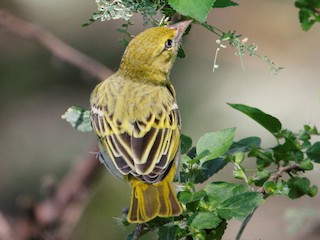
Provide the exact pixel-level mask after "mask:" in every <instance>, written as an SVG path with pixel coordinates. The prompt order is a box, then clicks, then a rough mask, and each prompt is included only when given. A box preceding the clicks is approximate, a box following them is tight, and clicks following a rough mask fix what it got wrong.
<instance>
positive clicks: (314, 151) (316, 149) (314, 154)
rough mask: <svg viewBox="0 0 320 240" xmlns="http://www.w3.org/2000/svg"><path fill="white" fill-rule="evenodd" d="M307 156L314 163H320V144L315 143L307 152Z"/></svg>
mask: <svg viewBox="0 0 320 240" xmlns="http://www.w3.org/2000/svg"><path fill="white" fill-rule="evenodd" d="M307 156H308V157H309V158H310V159H311V160H312V161H314V162H316V163H320V142H316V143H314V144H313V145H312V146H311V147H309V148H308V150H307Z"/></svg>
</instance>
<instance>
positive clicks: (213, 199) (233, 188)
mask: <svg viewBox="0 0 320 240" xmlns="http://www.w3.org/2000/svg"><path fill="white" fill-rule="evenodd" d="M204 190H205V191H206V193H207V195H208V199H207V200H208V203H209V204H210V205H212V206H213V207H217V206H218V205H219V204H220V203H221V202H223V201H224V200H226V199H228V198H230V197H233V196H236V195H239V194H241V193H245V192H246V191H247V190H246V188H245V187H244V186H243V185H241V184H236V183H227V182H212V183H210V184H208V185H207V186H206V187H205V189H204Z"/></svg>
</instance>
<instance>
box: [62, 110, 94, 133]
mask: <svg viewBox="0 0 320 240" xmlns="http://www.w3.org/2000/svg"><path fill="white" fill-rule="evenodd" d="M61 118H62V119H64V120H66V121H67V122H69V123H70V124H71V126H72V127H74V128H75V129H77V130H79V131H81V132H90V131H92V128H91V123H90V110H86V109H84V108H81V107H77V106H72V107H70V108H68V110H67V111H66V112H65V114H63V115H62V116H61Z"/></svg>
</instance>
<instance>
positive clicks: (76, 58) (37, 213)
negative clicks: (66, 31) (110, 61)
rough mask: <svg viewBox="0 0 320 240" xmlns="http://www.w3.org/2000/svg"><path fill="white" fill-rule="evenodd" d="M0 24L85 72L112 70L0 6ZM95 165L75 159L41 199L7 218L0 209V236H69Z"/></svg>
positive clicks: (24, 239)
mask: <svg viewBox="0 0 320 240" xmlns="http://www.w3.org/2000/svg"><path fill="white" fill-rule="evenodd" d="M0 26H2V27H4V28H5V29H6V30H7V31H8V32H11V33H12V34H15V35H17V36H19V37H22V38H26V39H28V40H31V41H35V42H38V43H39V44H40V45H42V46H43V47H45V48H47V49H48V50H49V51H50V52H51V53H52V54H53V55H55V56H56V57H58V58H60V59H61V60H64V61H66V62H68V63H70V64H72V65H74V66H76V67H77V68H79V69H80V70H82V71H86V72H88V73H89V74H91V75H92V76H93V77H96V78H98V79H99V80H103V79H105V78H107V77H108V76H110V75H111V74H112V73H113V72H112V71H111V70H110V69H108V68H106V67H104V66H103V65H102V64H100V63H98V62H97V61H96V60H94V59H92V58H90V57H88V56H87V55H85V54H83V53H82V52H80V51H78V50H76V49H74V48H72V47H71V46H69V45H68V44H66V43H65V42H63V41H62V40H60V39H59V38H57V37H56V36H54V35H53V34H52V33H50V32H48V31H46V30H44V29H42V28H40V27H39V26H37V25H35V24H32V23H29V22H26V21H24V20H22V19H20V18H18V17H16V16H14V15H12V14H11V13H9V12H7V11H5V10H1V9H0ZM94 146H95V147H93V148H92V149H91V150H90V152H96V151H97V150H98V149H97V146H96V144H95V145H94ZM99 165H100V164H99V161H98V160H97V159H96V156H95V155H94V154H88V155H87V156H85V157H83V158H82V159H79V161H77V164H76V165H75V166H74V167H73V168H72V169H71V170H70V172H69V173H68V174H67V175H66V176H65V178H64V180H63V181H62V183H61V184H59V185H58V186H57V187H56V189H55V191H53V193H52V194H50V196H48V197H47V198H46V199H45V200H43V201H42V202H40V203H37V202H34V201H33V200H32V199H31V198H30V199H31V200H30V199H29V200H28V201H27V202H28V204H26V206H25V209H24V214H22V216H20V217H15V218H14V217H10V221H9V220H8V219H9V218H8V217H6V216H4V215H3V214H2V213H1V212H0V225H1V228H0V239H1V240H2V239H3V240H11V239H14V240H29V239H39V240H43V239H46V240H49V239H50V240H51V239H59V240H67V239H70V237H71V234H72V231H73V229H74V226H75V225H76V223H77V221H78V219H79V217H80V215H81V213H82V211H83V209H84V206H85V204H84V202H86V200H87V199H88V194H87V193H88V189H89V186H90V184H91V182H92V180H93V179H94V176H95V175H96V172H97V170H98V169H99V168H98V167H99Z"/></svg>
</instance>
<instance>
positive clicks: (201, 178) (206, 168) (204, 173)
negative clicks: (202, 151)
mask: <svg viewBox="0 0 320 240" xmlns="http://www.w3.org/2000/svg"><path fill="white" fill-rule="evenodd" d="M225 165H227V161H225V160H223V159H221V158H216V159H213V160H211V161H206V162H205V163H203V164H202V167H201V172H200V173H199V174H197V176H196V178H195V180H194V183H196V184H197V183H203V182H205V181H206V180H208V179H209V178H210V177H211V176H213V175H214V174H215V173H217V172H219V171H220V170H221V169H222V168H223V167H224V166H225Z"/></svg>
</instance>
